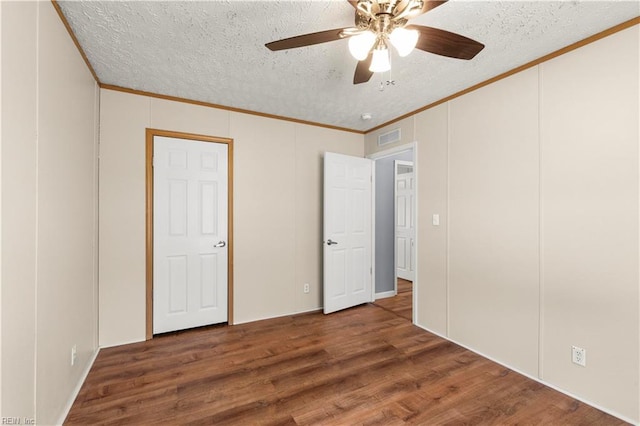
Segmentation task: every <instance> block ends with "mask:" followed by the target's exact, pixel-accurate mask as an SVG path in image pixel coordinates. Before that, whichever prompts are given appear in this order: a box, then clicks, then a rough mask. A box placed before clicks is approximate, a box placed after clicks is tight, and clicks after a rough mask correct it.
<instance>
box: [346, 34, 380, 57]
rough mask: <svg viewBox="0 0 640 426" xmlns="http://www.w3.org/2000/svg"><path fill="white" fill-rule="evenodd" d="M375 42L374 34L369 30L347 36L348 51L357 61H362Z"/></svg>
mask: <svg viewBox="0 0 640 426" xmlns="http://www.w3.org/2000/svg"><path fill="white" fill-rule="evenodd" d="M375 42H376V35H375V34H374V33H372V32H371V31H365V32H363V33H360V34H358V35H354V36H353V37H350V38H349V52H351V55H352V56H353V57H354V58H356V59H357V60H359V61H364V60H365V59H367V56H369V51H370V50H371V48H372V47H373V44H374V43H375Z"/></svg>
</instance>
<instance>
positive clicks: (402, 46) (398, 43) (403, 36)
mask: <svg viewBox="0 0 640 426" xmlns="http://www.w3.org/2000/svg"><path fill="white" fill-rule="evenodd" d="M419 36H420V33H418V31H416V30H408V29H406V28H396V29H395V30H393V31H392V32H391V34H389V40H391V44H393V47H395V48H396V50H397V51H398V55H400V56H407V55H408V54H409V53H411V51H412V50H413V48H414V47H416V43H417V42H418V37H419Z"/></svg>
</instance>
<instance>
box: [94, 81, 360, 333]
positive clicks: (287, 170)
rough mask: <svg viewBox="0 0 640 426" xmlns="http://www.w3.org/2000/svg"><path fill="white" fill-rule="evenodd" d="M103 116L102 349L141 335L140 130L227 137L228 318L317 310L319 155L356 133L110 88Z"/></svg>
mask: <svg viewBox="0 0 640 426" xmlns="http://www.w3.org/2000/svg"><path fill="white" fill-rule="evenodd" d="M100 113H101V140H100V345H101V346H112V345H117V344H122V343H127V342H134V341H140V340H144V338H145V270H144V265H145V245H144V242H145V229H144V225H145V200H144V194H145V175H144V170H145V157H144V155H145V154H144V153H145V151H144V142H145V128H147V127H151V128H157V129H163V130H172V131H180V132H187V133H197V134H204V135H210V136H220V137H229V138H232V139H234V320H235V322H236V323H242V322H247V321H253V320H258V319H264V318H270V317H275V316H281V315H287V314H292V313H297V312H304V311H308V310H314V309H318V308H320V307H321V304H322V300H321V292H320V285H321V250H320V249H321V242H322V236H321V229H322V222H321V194H322V192H321V188H322V186H321V184H322V181H321V177H322V172H321V171H322V169H321V166H322V153H323V152H324V151H332V152H339V153H344V154H350V155H356V156H362V155H363V153H364V137H363V136H362V135H359V134H354V133H347V132H341V131H336V130H329V129H324V128H319V127H313V126H308V125H302V124H296V123H291V122H287V121H281V120H274V119H269V118H264V117H259V116H254V115H247V114H240V113H235V112H229V111H226V110H221V109H215V108H207V107H202V106H195V105H190V104H185V103H180V102H173V101H167V100H162V99H156V98H149V97H145V96H139V95H133V94H126V93H121V92H115V91H111V90H102V92H101V109H100ZM304 283H309V284H310V287H311V292H310V293H309V294H304V293H303V291H302V288H303V284H304Z"/></svg>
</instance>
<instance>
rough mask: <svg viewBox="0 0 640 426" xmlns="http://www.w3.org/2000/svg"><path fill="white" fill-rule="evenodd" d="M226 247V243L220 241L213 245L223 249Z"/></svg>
mask: <svg viewBox="0 0 640 426" xmlns="http://www.w3.org/2000/svg"><path fill="white" fill-rule="evenodd" d="M226 245H227V243H225V242H224V241H220V242H219V243H218V244H215V245H214V247H224V246H226Z"/></svg>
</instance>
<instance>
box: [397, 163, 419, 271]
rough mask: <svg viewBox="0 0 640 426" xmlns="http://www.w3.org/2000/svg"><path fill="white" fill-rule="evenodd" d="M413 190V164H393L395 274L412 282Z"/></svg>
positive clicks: (413, 258)
mask: <svg viewBox="0 0 640 426" xmlns="http://www.w3.org/2000/svg"><path fill="white" fill-rule="evenodd" d="M414 189H415V179H414V173H413V163H412V162H410V161H400V160H397V161H396V162H395V205H396V206H395V207H396V209H395V226H396V229H395V240H396V270H397V271H396V273H397V275H398V278H403V279H405V280H409V281H413V278H414V264H415V250H414V229H415V223H414V217H413V216H414V199H415V197H414Z"/></svg>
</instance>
